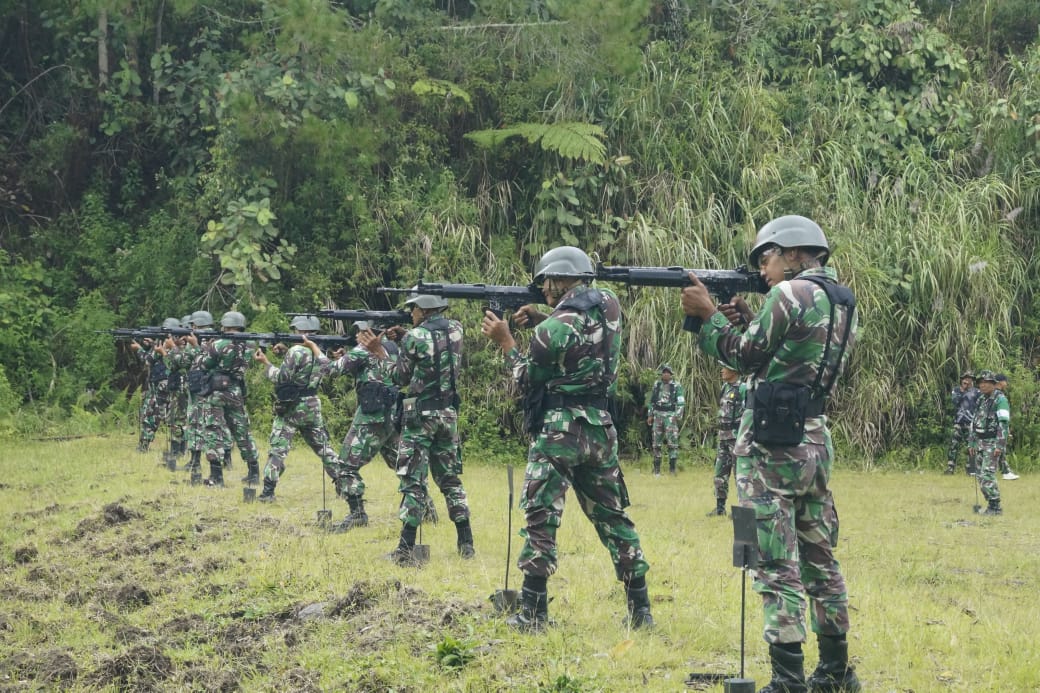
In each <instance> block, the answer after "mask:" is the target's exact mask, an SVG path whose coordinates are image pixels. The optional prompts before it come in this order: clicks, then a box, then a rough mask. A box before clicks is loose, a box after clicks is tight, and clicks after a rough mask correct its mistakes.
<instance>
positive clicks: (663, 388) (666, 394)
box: [646, 379, 686, 418]
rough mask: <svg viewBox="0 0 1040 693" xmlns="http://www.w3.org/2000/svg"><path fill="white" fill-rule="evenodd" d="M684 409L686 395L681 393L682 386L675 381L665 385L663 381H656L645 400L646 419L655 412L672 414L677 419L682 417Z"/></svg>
mask: <svg viewBox="0 0 1040 693" xmlns="http://www.w3.org/2000/svg"><path fill="white" fill-rule="evenodd" d="M685 408H686V395H685V393H684V392H683V386H682V385H680V384H679V383H677V382H676V381H675V380H672V381H671V382H670V383H666V382H665V381H664V380H661V379H658V381H657V382H656V383H654V386H653V388H651V390H650V398H649V399H648V400H647V405H646V415H647V417H650V416H653V415H654V413H655V412H660V413H662V414H672V415H674V416H675V417H676V418H679V417H681V416H682V413H683V410H684V409H685Z"/></svg>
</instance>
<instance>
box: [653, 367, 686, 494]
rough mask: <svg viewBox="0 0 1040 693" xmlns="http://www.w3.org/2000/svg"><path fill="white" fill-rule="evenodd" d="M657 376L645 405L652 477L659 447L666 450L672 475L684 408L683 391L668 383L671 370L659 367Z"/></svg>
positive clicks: (657, 470) (658, 466) (656, 470)
mask: <svg viewBox="0 0 1040 693" xmlns="http://www.w3.org/2000/svg"><path fill="white" fill-rule="evenodd" d="M657 370H658V372H659V373H660V374H661V377H660V378H658V380H657V382H656V383H654V387H653V389H651V390H650V398H649V400H648V401H647V405H646V425H647V426H649V427H650V431H651V434H652V436H653V442H652V446H653V452H654V476H661V444H662V443H664V444H666V445H667V446H668V471H669V472H670V473H671V474H672V475H674V474H675V465H676V462H677V461H678V458H679V420H680V419H682V415H683V409H684V408H685V407H686V397H685V396H684V395H683V387H682V385H680V384H679V383H677V382H674V381H673V380H672V367H671V366H669V365H668V364H667V363H662V364H661V366H660V368H658V369H657Z"/></svg>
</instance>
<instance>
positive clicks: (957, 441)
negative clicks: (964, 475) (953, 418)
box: [946, 423, 975, 468]
mask: <svg viewBox="0 0 1040 693" xmlns="http://www.w3.org/2000/svg"><path fill="white" fill-rule="evenodd" d="M969 437H971V423H963V424H957V423H955V424H954V425H953V430H952V431H951V432H950V446H949V447H948V448H947V449H946V465H947V466H948V467H956V466H957V455H958V454H960V450H961V448H962V447H965V445H967V446H968V463H967V464H968V467H969V468H970V467H972V466H973V465H974V464H975V460H974V459H973V458H974V457H975V453H974V449H973V448H972V447H971V445H970V444H968V438H969Z"/></svg>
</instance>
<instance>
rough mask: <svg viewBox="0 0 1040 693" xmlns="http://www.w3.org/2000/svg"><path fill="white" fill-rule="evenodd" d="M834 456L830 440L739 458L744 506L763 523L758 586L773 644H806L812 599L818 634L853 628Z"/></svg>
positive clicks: (760, 526) (768, 639)
mask: <svg viewBox="0 0 1040 693" xmlns="http://www.w3.org/2000/svg"><path fill="white" fill-rule="evenodd" d="M752 449H757V450H762V448H760V447H757V446H756V447H754V448H752ZM833 455H834V453H833V447H832V446H831V442H830V437H829V436H828V437H827V442H826V444H825V445H813V444H802V445H800V446H798V447H778V448H774V449H772V450H765V451H764V454H759V455H753V456H748V457H742V456H740V457H737V463H736V470H737V471H736V475H737V484H736V485H737V493H738V495H739V497H740V503H741V505H742V506H744V507H750V508H753V509H754V510H755V517H756V519H757V523H758V550H759V554H760V558H759V561H760V562H759V566H758V568H757V569H756V571H755V586H754V588H755V591H756V592H759V593H760V594H761V595H762V602H763V607H764V612H765V627H764V637H765V640H766V642H768V643H793V642H805V636H806V628H805V609H806V601H807V600H808V602H809V605H810V606H811V610H810V617H811V624H812V630H813V632H815V633H817V634H820V635H841V634H842V633H846V632H848V630H849V604H848V593H847V592H846V589H845V579H844V578H843V577H842V574H841V567H840V566H839V564H838V561H837V560H836V559H835V558H834V546H835V545H836V544H837V541H838V512H837V510H836V508H835V507H834V498H833V497H832V496H831V492H830V490H829V489H828V488H827V484H828V481H829V479H830V473H831V461H832V459H833Z"/></svg>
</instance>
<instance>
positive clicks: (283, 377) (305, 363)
mask: <svg viewBox="0 0 1040 693" xmlns="http://www.w3.org/2000/svg"><path fill="white" fill-rule="evenodd" d="M329 364H330V361H329V358H328V357H327V356H325V355H324V354H322V355H321V356H318V357H317V358H315V356H314V354H313V353H311V350H310V348H309V347H306V346H304V345H303V344H293V345H292V346H291V347H289V351H287V352H286V353H285V358H284V359H282V365H281V366H276V365H274V364H271V365H269V366H268V367H267V370H266V372H265V373H264V375H266V376H267V379H268V380H270V381H271V382H272V383H274V384H275V386H279V385H295V386H296V387H298V388H300V389H301V390H309V391H314V392H315V395H310V396H316V391H317V389H318V386H319V385H321V380H322V378H323V377H324V376H325V375H327V374H328V372H329Z"/></svg>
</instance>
